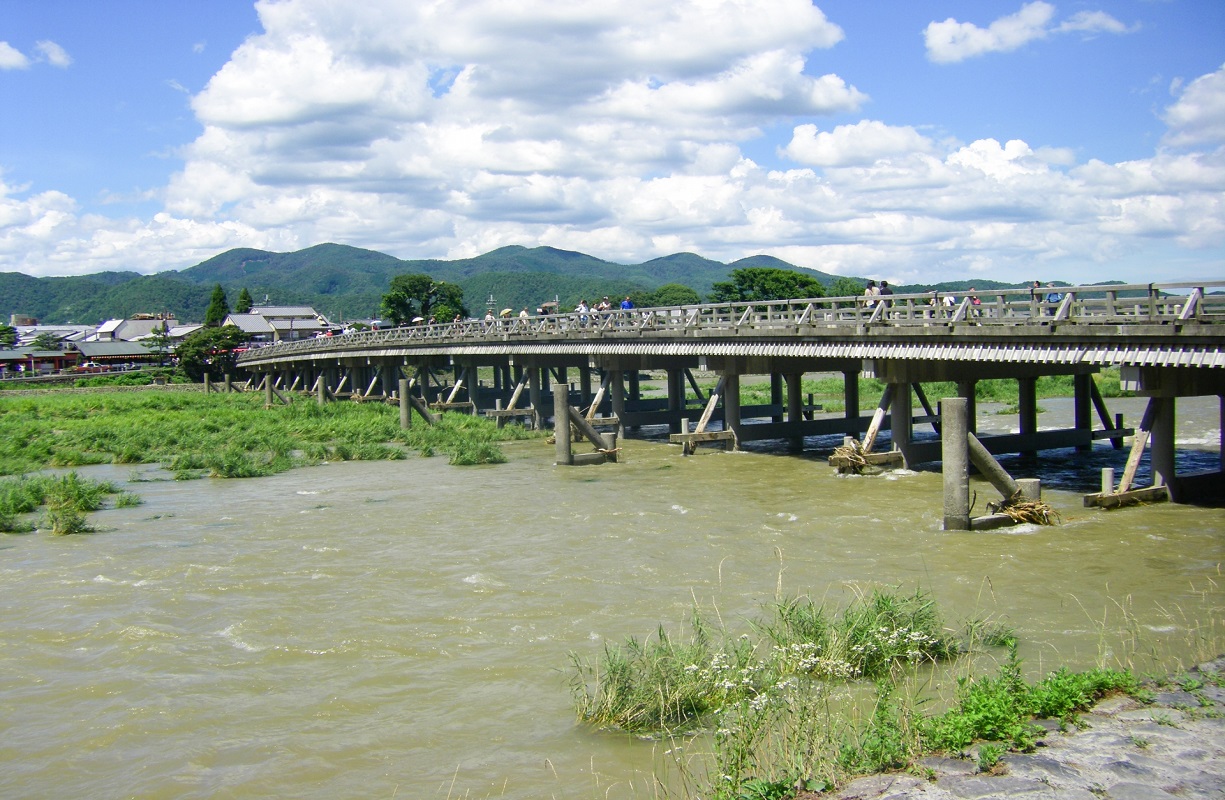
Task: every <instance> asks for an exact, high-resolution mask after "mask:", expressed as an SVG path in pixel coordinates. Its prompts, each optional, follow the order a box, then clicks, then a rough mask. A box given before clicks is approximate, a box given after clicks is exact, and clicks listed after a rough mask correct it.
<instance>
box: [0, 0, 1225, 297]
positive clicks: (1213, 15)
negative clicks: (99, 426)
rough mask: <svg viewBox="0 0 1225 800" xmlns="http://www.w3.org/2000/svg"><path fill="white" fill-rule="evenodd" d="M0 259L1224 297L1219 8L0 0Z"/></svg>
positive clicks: (61, 269) (1224, 94)
mask: <svg viewBox="0 0 1225 800" xmlns="http://www.w3.org/2000/svg"><path fill="white" fill-rule="evenodd" d="M0 108H3V113H4V120H5V123H4V125H0V271H16V272H24V273H26V274H30V275H38V276H44V275H70V274H85V273H91V272H98V271H101V270H133V271H137V272H142V273H151V272H160V271H164V270H168V269H182V268H184V267H188V266H191V265H193V264H195V263H198V262H199V261H202V260H204V259H206V258H208V257H210V256H213V255H215V254H217V253H219V252H222V251H224V250H227V249H230V248H232V247H258V248H264V249H269V250H278V251H287V250H295V249H299V248H301V247H307V246H310V245H313V244H317V243H320V242H325V241H334V242H341V243H345V244H350V245H354V246H358V247H368V248H372V249H377V250H382V251H384V252H387V253H390V254H392V255H395V256H398V257H401V258H457V257H464V256H470V255H476V254H479V253H483V252H486V251H488V250H491V249H493V248H495V247H500V246H503V245H507V244H521V245H525V246H535V245H550V246H554V247H560V248H565V249H571V250H580V251H583V252H586V253H589V254H591V255H595V256H598V257H601V258H605V259H608V260H610V261H618V262H624V263H631V262H639V261H644V260H647V259H650V258H654V257H656V256H660V255H667V254H670V253H674V252H681V251H689V252H695V253H698V254H700V255H703V256H706V257H709V258H714V259H718V260H721V261H732V260H735V259H738V258H742V257H745V256H749V255H754V254H757V253H767V254H771V255H775V256H778V257H780V258H783V259H786V260H788V261H790V262H792V263H795V264H797V265H800V266H806V267H812V268H816V269H821V270H823V271H826V272H830V273H834V274H843V275H855V276H864V277H868V276H870V277H877V278H886V279H889V280H891V281H893V282H895V283H912V282H932V281H940V280H963V279H968V280H974V279H975V278H992V279H998V280H1015V281H1018V282H1019V281H1023V280H1030V279H1034V278H1038V279H1041V280H1044V281H1045V280H1065V281H1069V282H1072V283H1079V282H1084V283H1089V282H1095V281H1100V280H1124V281H1128V282H1148V281H1152V280H1196V279H1208V278H1212V279H1220V278H1222V277H1225V3H1222V2H1220V0H1119V1H1114V2H1083V1H1082V0H1077V2H1054V0H1050V1H1049V2H1047V1H1044V0H1036V1H1033V2H995V1H994V0H976V1H975V2H970V1H969V0H965V1H962V0H953V1H951V2H922V3H920V2H907V1H904V0H897V1H896V2H893V1H890V2H874V3H864V2H853V1H852V0H838V1H837V2H818V3H816V4H813V3H810V2H806V1H805V0H680V1H678V2H671V3H664V4H661V3H658V2H657V1H656V0H602V1H601V2H571V3H565V4H558V3H556V2H552V1H551V0H524V2H519V3H515V4H507V3H499V2H485V1H484V0H468V1H467V2H462V3H456V2H447V1H446V0H437V1H436V2H429V3H426V2H405V1H404V0H366V1H364V2H361V3H346V4H341V3H336V2H334V1H333V0H273V1H269V2H259V3H252V2H237V1H236V0H213V1H212V2H207V3H206V2H175V3H166V2H154V1H153V0H139V1H134V2H106V0H93V2H86V1H85V0H42V1H41V2H36V1H35V0H0Z"/></svg>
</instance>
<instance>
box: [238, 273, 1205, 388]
mask: <svg viewBox="0 0 1225 800" xmlns="http://www.w3.org/2000/svg"><path fill="white" fill-rule="evenodd" d="M975 299H977V300H979V303H975V302H973V301H974V300H975ZM1223 342H1225V280H1222V281H1213V282H1203V283H1194V284H1193V283H1176V284H1144V285H1117V286H1105V287H1103V286H1082V287H1071V288H1068V289H1066V290H1064V292H1063V299H1062V300H1061V301H1060V302H1059V303H1048V302H1046V301H1045V300H1044V299H1043V296H1042V295H1035V294H1033V293H1032V292H1031V291H1029V290H1025V289H1009V290H996V291H991V292H979V293H977V297H976V298H974V297H969V296H963V297H961V298H959V299H958V302H957V303H956V304H955V305H945V304H944V303H943V301H942V299H941V297H940V296H939V295H936V294H911V295H894V296H893V298H892V299H891V301H890V302H889V304H888V305H886V304H884V303H876V304H875V305H873V306H869V305H867V304H866V302H865V298H859V297H839V298H819V299H807V300H788V301H776V302H742V303H712V304H702V305H695V306H678V307H671V308H647V309H635V310H632V311H613V312H608V313H605V314H599V313H595V312H588V313H585V314H578V313H569V314H556V315H544V316H534V317H527V318H519V317H514V318H508V319H495V320H488V321H486V320H465V321H460V322H457V323H448V324H442V325H417V326H412V327H401V328H392V329H387V330H370V331H361V332H357V333H351V334H346V335H342V336H331V337H323V338H315V339H303V340H297V341H289V342H279V343H276V344H273V345H269V346H265V347H252V348H251V349H249V350H247V351H246V352H244V353H242V354H241V356H240V357H239V359H238V364H239V366H242V367H244V368H248V369H257V370H258V369H267V368H273V369H276V368H278V366H281V365H287V364H292V363H294V362H299V361H309V360H311V359H318V358H337V359H343V358H384V357H390V356H405V355H415V356H420V357H427V356H447V357H449V356H470V357H476V358H480V357H494V356H498V357H506V356H515V355H520V356H538V357H544V358H550V357H552V358H556V357H560V356H565V355H571V356H621V355H624V356H643V355H655V356H687V357H702V356H729V357H784V358H787V357H798V358H821V359H839V358H847V359H906V360H936V361H966V360H969V361H979V362H981V361H990V362H995V363H1000V364H1008V363H1032V364H1063V365H1072V364H1075V365H1093V366H1097V367H1102V366H1117V365H1125V364H1126V365H1136V366H1162V367H1170V366H1178V367H1194V368H1203V367H1208V368H1225V352H1223V351H1222V344H1223Z"/></svg>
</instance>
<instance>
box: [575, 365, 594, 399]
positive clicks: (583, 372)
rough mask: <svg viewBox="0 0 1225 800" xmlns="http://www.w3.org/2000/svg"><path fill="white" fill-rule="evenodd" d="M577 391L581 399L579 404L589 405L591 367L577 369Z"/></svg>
mask: <svg viewBox="0 0 1225 800" xmlns="http://www.w3.org/2000/svg"><path fill="white" fill-rule="evenodd" d="M578 392H579V397H580V398H581V400H580V401H579V405H580V406H582V407H583V408H586V407H587V406H589V405H591V369H590V368H589V367H583V368H581V369H580V370H579V371H578Z"/></svg>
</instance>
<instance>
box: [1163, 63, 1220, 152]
mask: <svg viewBox="0 0 1225 800" xmlns="http://www.w3.org/2000/svg"><path fill="white" fill-rule="evenodd" d="M1165 123H1166V125H1168V126H1169V131H1168V132H1167V133H1166V135H1165V139H1164V140H1163V141H1164V142H1165V144H1168V145H1171V146H1174V147H1184V146H1194V145H1203V144H1208V145H1223V144H1225V65H1223V66H1222V67H1221V68H1220V69H1218V70H1217V71H1216V72H1211V73H1209V74H1207V75H1203V76H1201V77H1199V78H1196V79H1195V80H1194V81H1192V82H1191V83H1190V84H1188V85H1187V86H1186V87H1185V88H1184V89H1183V90H1182V93H1181V94H1180V95H1179V98H1178V100H1177V101H1176V102H1175V103H1174V104H1173V105H1171V106H1170V107H1169V108H1167V109H1166V111H1165Z"/></svg>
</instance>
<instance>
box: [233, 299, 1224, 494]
mask: <svg viewBox="0 0 1225 800" xmlns="http://www.w3.org/2000/svg"><path fill="white" fill-rule="evenodd" d="M1046 291H1050V290H1045V291H1043V292H1042V293H1034V292H1032V291H1030V290H1028V289H1009V290H992V291H982V292H978V293H977V295H976V296H958V297H957V298H956V300H955V302H951V303H950V302H948V301H946V300H945V298H944V297H942V296H940V295H937V294H934V293H925V294H909V295H894V296H892V297H891V298H887V302H877V303H875V304H873V305H869V304H868V302H867V299H866V298H863V297H834V298H820V299H805V300H788V301H775V302H734V303H712V304H701V305H692V306H680V307H672V308H647V309H633V310H630V311H621V310H614V311H610V312H605V313H600V312H596V311H589V312H585V313H583V314H579V313H566V314H551V315H544V316H532V317H511V318H498V319H493V320H465V321H459V322H455V323H446V324H441V325H418V326H412V327H401V328H393V329H388V330H370V331H363V332H359V333H353V334H346V335H342V336H331V337H322V338H315V339H306V340H299V341H292V342H283V343H278V344H275V345H270V346H267V347H260V348H255V349H251V350H248V351H247V352H245V353H243V354H242V355H241V356H240V357H239V361H238V363H239V366H240V367H242V368H244V369H246V370H249V371H252V372H254V373H256V374H257V377H258V379H259V380H260V381H261V382H262V383H263V385H264V386H265V387H266V388H267V389H268V391H269V392H271V391H272V390H274V389H275V390H276V391H277V392H285V391H304V392H311V393H314V394H316V395H317V396H319V397H321V398H322V397H356V398H362V399H365V398H369V399H374V398H386V399H391V398H395V397H396V396H397V394H398V392H399V391H400V386H401V383H400V381H401V380H407V381H408V383H407V386H408V387H409V392H410V393H411V394H412V395H413V397H414V399H415V400H416V401H417V402H419V403H420V405H421V407H422V408H425V407H428V406H433V407H434V408H456V407H462V408H466V409H469V410H471V411H473V412H485V413H489V414H491V415H497V416H500V417H508V416H521V417H525V418H527V419H529V420H531V421H534V422H535V423H536V424H544V423H546V422H547V420H548V417H549V416H551V413H552V412H553V410H554V405H553V389H554V387H556V386H565V387H566V396H567V399H568V400H571V401H573V402H572V405H577V406H579V407H582V408H584V409H587V416H588V418H589V419H591V420H593V421H595V422H599V421H606V422H607V421H611V422H613V423H615V424H616V425H617V426H618V427H619V428H620V429H621V430H622V431H624V430H626V429H635V428H638V427H640V426H648V425H667V426H669V429H670V430H671V432H672V433H673V434H674V436H673V438H674V440H677V441H683V442H685V444H686V446H687V448H688V447H692V446H694V445H695V444H696V443H697V442H699V441H704V440H712V441H725V442H726V443H728V444H730V445H731V446H739V445H740V444H741V443H743V442H746V441H750V440H761V439H781V440H786V441H788V442H789V443H791V444H794V445H801V446H802V440H803V438H804V437H806V436H816V435H832V434H841V435H843V436H856V437H858V436H860V435H861V434H865V433H867V434H868V436H869V438H871V437H874V436H875V432H876V431H877V430H886V429H887V430H890V431H891V439H892V447H893V450H894V451H895V452H896V453H897V457H898V458H900V459H901V460H902V461H903V462H904V463H906V464H908V465H911V464H917V463H922V462H926V461H934V460H939V459H940V457H941V456H940V442H939V440H938V439H929V440H923V439H921V438H920V439H916V438H915V436H914V429H915V426H916V425H920V424H931V425H933V426H935V427H937V428H938V426H939V415H938V413H937V411H936V410H935V409H933V408H932V407H931V405H930V404H929V403H928V401H927V398H926V396H925V394H924V392H923V389H922V385H923V384H924V383H927V382H933V381H952V382H955V383H956V384H957V387H958V394H959V396H961V397H964V398H966V399H967V400H968V402H969V404H970V414H969V420H970V423H969V424H970V428H971V430H973V429H974V410H973V403H974V388H975V384H976V383H977V382H978V381H980V380H985V379H992V378H1007V379H1013V380H1016V381H1017V382H1018V385H1019V389H1020V392H1019V396H1020V400H1019V410H1018V416H1019V424H1018V429H1019V433H1017V434H1012V435H1003V436H991V437H983V438H982V442H983V444H984V446H986V448H987V449H988V450H989V451H990V452H992V453H996V454H998V453H1033V452H1037V451H1039V450H1044V449H1050V448H1063V447H1075V448H1077V449H1080V450H1086V449H1090V448H1091V447H1092V445H1093V442H1094V441H1095V440H1099V439H1105V440H1109V441H1111V442H1112V443H1113V445H1114V446H1115V447H1122V445H1123V438H1124V436H1132V435H1133V434H1134V439H1133V443H1134V445H1135V446H1134V447H1133V453H1132V457H1133V459H1134V460H1137V461H1138V459H1139V457H1140V456H1139V453H1141V452H1143V451H1144V450H1145V448H1146V447H1148V448H1149V450H1150V451H1151V453H1150V455H1151V463H1152V472H1153V475H1154V481H1155V482H1156V483H1158V484H1160V485H1163V486H1164V487H1166V488H1167V490H1168V492H1169V494H1170V496H1171V498H1172V499H1175V500H1191V499H1195V498H1198V497H1203V496H1205V495H1208V496H1213V494H1214V493H1215V496H1217V497H1220V496H1225V488H1223V484H1222V474H1223V472H1225V470H1223V471H1218V472H1214V473H1212V474H1211V475H1209V476H1178V475H1176V474H1175V469H1174V428H1175V418H1176V405H1175V403H1176V399H1177V398H1179V397H1188V396H1199V395H1216V396H1218V397H1220V398H1222V401H1221V409H1222V411H1221V414H1222V416H1223V417H1225V280H1221V281H1212V282H1197V283H1170V284H1142V285H1105V286H1080V287H1070V288H1066V289H1061V290H1060V291H1061V292H1062V297H1061V299H1060V300H1059V301H1058V302H1048V301H1047V300H1046V294H1045V292H1046ZM1108 367H1117V368H1119V369H1120V375H1121V378H1122V382H1123V386H1124V388H1125V389H1127V390H1130V391H1132V392H1135V393H1136V394H1139V395H1143V396H1147V397H1149V398H1150V401H1149V405H1148V409H1147V411H1146V413H1145V416H1144V419H1143V420H1142V422H1141V424H1140V428H1139V432H1138V433H1137V432H1135V431H1132V430H1130V429H1125V428H1124V427H1123V425H1122V421H1121V420H1120V419H1117V418H1112V417H1111V416H1110V414H1109V412H1108V410H1107V407H1106V404H1105V402H1104V400H1103V398H1102V397H1101V395H1100V394H1099V393H1098V391H1097V388H1096V384H1095V383H1094V381H1093V379H1092V376H1093V374H1094V373H1095V372H1098V371H1100V370H1102V369H1104V368H1108ZM571 370H573V372H571ZM644 371H663V372H664V373H665V374H666V376H667V379H666V386H667V397H666V398H658V399H651V398H644V397H643V395H642V392H641V384H640V377H641V375H642V373H643V372H644ZM694 371H703V372H707V373H713V374H714V375H715V376H716V378H717V385H716V387H715V389H714V390H713V391H709V392H703V390H702V389H701V387H700V386H699V385H698V382H697V380H696V379H695V377H694ZM806 373H835V374H837V373H841V374H842V375H843V376H844V399H845V411H844V412H843V414H841V415H839V416H830V415H818V414H817V413H816V411H817V410H818V409H815V408H813V407H812V404H811V402H805V399H804V397H803V396H802V391H801V378H802V376H803V375H804V374H806ZM746 375H764V376H769V380H770V386H771V398H770V402H769V403H767V404H763V405H757V406H742V405H741V403H740V382H741V379H742V377H743V376H746ZM1045 375H1072V376H1074V386H1075V402H1074V407H1075V421H1074V425H1073V427H1072V428H1068V429H1064V430H1047V431H1039V430H1038V425H1037V401H1036V391H1035V387H1036V381H1037V379H1038V378H1039V377H1041V376H1045ZM572 376H573V377H575V378H576V379H577V380H576V381H574V382H573V383H572V382H571V377H572ZM860 376H867V377H875V378H878V379H880V380H882V381H883V382H884V383H885V387H886V388H885V391H884V393H883V396H882V397H881V398H879V403H878V406H877V409H876V411H875V413H873V414H871V415H864V414H862V413H861V403H860V383H859V378H860ZM916 400H917V401H918V402H917V408H918V409H921V410H922V413H921V414H917V415H916V413H915V410H916V402H915V401H916ZM1095 416H1096V418H1097V421H1096V423H1095V421H1094V417H1095ZM690 419H696V425H694V426H692V427H690V426H689V425H688V424H687V423H686V425H685V429H684V430H682V421H683V420H686V421H687V420H690ZM1223 427H1225V426H1223ZM1222 458H1223V459H1225V448H1223V449H1222ZM1128 467H1129V470H1128V471H1125V474H1124V477H1123V482H1122V483H1121V484H1120V486H1119V489H1121V490H1126V489H1129V488H1131V487H1130V486H1129V485H1125V484H1128V482H1129V481H1130V477H1129V475H1128V472H1130V474H1131V475H1134V473H1135V470H1134V467H1133V465H1132V464H1131V460H1129V463H1128Z"/></svg>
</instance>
